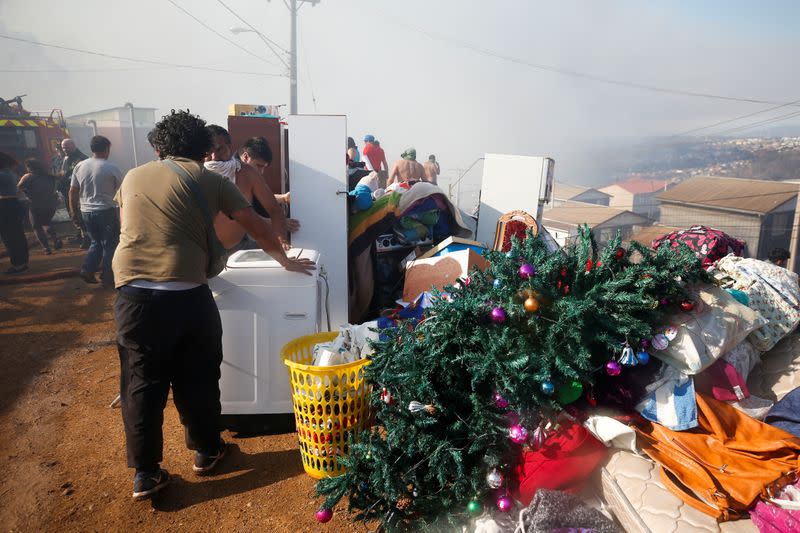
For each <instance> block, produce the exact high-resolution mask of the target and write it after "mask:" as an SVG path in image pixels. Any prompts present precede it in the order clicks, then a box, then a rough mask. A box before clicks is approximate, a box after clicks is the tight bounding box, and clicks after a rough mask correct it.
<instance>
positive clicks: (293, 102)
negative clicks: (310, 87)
mask: <svg viewBox="0 0 800 533" xmlns="http://www.w3.org/2000/svg"><path fill="white" fill-rule="evenodd" d="M290 2H291V3H292V4H291V6H289V11H291V12H292V31H291V33H290V35H289V39H291V41H292V42H291V43H290V45H289V114H290V115H296V114H297V0H290ZM311 5H312V6H313V5H314V4H311Z"/></svg>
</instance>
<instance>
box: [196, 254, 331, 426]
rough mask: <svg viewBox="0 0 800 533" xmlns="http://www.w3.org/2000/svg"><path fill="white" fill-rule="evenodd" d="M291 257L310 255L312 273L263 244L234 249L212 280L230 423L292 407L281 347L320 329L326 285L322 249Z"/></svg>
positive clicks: (223, 389)
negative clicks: (289, 267) (285, 262)
mask: <svg viewBox="0 0 800 533" xmlns="http://www.w3.org/2000/svg"><path fill="white" fill-rule="evenodd" d="M287 255H288V256H289V257H300V258H306V259H310V260H311V261H313V262H314V263H316V264H317V270H316V271H314V272H313V275H311V276H308V275H305V274H299V273H295V272H288V271H286V270H285V269H284V268H283V267H281V266H280V264H278V263H277V262H276V261H275V260H273V259H272V258H271V257H270V256H269V255H267V254H266V253H265V252H263V251H262V250H243V251H240V252H236V253H234V254H233V255H232V256H231V257H230V258H229V259H228V263H227V266H226V269H225V270H224V271H223V272H222V273H220V275H219V276H217V277H215V278H213V279H210V280H209V283H208V285H209V287H210V288H211V291H212V293H213V295H214V299H215V300H216V302H217V307H218V308H219V314H220V317H221V318H222V356H223V360H222V377H221V379H220V382H219V386H220V393H221V398H220V399H221V402H222V414H223V415H233V417H232V416H228V417H227V420H228V422H226V424H227V425H228V426H229V427H231V425H230V421H231V420H234V419H235V416H236V415H276V414H284V413H292V399H291V392H290V388H289V378H288V374H287V371H286V365H284V364H283V361H282V359H281V355H280V352H281V348H283V346H284V345H285V344H286V343H288V342H289V341H292V340H294V339H296V338H297V337H301V336H303V335H309V334H312V333H317V332H319V331H320V325H321V321H322V318H323V300H324V298H325V292H326V291H325V290H324V285H323V279H322V278H321V277H320V272H319V266H320V265H319V253H318V252H316V251H314V250H305V249H292V250H290V251H289V252H287Z"/></svg>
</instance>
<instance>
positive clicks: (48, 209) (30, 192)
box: [18, 158, 62, 255]
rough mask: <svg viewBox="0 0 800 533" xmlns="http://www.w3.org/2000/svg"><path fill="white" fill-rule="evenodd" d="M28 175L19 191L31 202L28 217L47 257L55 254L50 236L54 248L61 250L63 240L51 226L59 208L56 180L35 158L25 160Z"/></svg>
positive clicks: (23, 177) (25, 176)
mask: <svg viewBox="0 0 800 533" xmlns="http://www.w3.org/2000/svg"><path fill="white" fill-rule="evenodd" d="M25 170H27V171H28V173H27V174H25V175H24V176H22V179H21V180H19V184H18V187H19V190H20V191H22V192H23V193H25V196H26V197H27V198H28V201H29V202H30V208H29V212H28V216H29V217H30V221H31V226H32V227H33V231H34V233H36V238H37V239H39V244H41V245H42V249H43V250H44V253H45V255H50V254H51V253H53V252H52V251H51V250H50V242H49V240H48V238H47V236H48V235H49V236H50V238H51V239H52V240H53V247H54V248H55V249H56V250H58V249H59V248H61V246H62V243H61V239H59V238H58V235H57V234H56V230H55V228H54V227H53V226H52V225H51V222H52V220H53V215H55V213H56V207H58V195H56V178H55V176H53V175H51V174H50V173H49V172H47V170H46V169H45V168H44V165H43V164H42V163H41V162H40V161H39V160H38V159H35V158H30V159H26V160H25Z"/></svg>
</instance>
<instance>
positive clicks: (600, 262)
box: [594, 261, 603, 269]
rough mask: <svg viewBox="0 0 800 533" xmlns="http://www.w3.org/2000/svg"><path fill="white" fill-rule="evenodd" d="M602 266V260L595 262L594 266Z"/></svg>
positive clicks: (596, 267)
mask: <svg viewBox="0 0 800 533" xmlns="http://www.w3.org/2000/svg"><path fill="white" fill-rule="evenodd" d="M602 266H603V262H602V261H598V262H597V263H595V265H594V268H595V269H598V268H601V267H602Z"/></svg>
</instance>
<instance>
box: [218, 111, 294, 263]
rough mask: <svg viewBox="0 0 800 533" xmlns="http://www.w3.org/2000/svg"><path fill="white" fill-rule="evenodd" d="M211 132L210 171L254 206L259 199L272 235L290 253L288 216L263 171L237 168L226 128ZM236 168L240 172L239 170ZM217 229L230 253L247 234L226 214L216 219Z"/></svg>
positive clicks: (219, 215)
mask: <svg viewBox="0 0 800 533" xmlns="http://www.w3.org/2000/svg"><path fill="white" fill-rule="evenodd" d="M207 128H208V130H209V131H210V132H211V135H212V139H213V146H212V148H211V152H210V153H209V161H207V162H206V168H208V169H210V170H212V171H214V172H218V173H220V174H222V175H224V176H225V177H226V178H228V179H230V180H231V181H233V182H234V183H235V184H236V186H237V187H238V188H239V190H240V191H241V192H242V194H244V196H245V198H247V200H248V201H249V202H251V203H252V202H253V198H256V199H258V201H259V202H260V203H261V205H263V206H264V208H265V209H266V211H267V213H269V216H270V220H269V222H271V224H272V231H273V232H274V233H275V235H276V236H277V237H278V240H280V241H281V244H283V246H284V248H287V249H288V244H287V239H286V236H287V231H286V228H287V225H286V215H285V214H284V213H283V209H282V208H281V207H280V205H278V202H277V201H276V200H275V196H274V195H273V194H272V191H270V190H269V187H267V184H266V183H264V180H263V178H262V177H261V174H260V173H259V171H258V170H257V169H256V168H255V167H252V166H250V165H248V164H246V163H242V164H241V165H240V166H239V165H237V163H239V162H238V161H236V160H235V159H234V158H233V147H232V146H231V144H232V141H231V137H230V135H229V134H228V132H227V130H226V129H225V128H223V127H221V126H217V125H210V126H207ZM236 166H239V168H238V169H237V168H236ZM214 229H215V230H216V232H217V237H218V238H219V240H220V242H221V243H222V245H223V246H224V247H225V248H226V249H228V250H231V249H233V248H235V247H236V246H238V245H239V243H241V242H242V239H244V236H245V234H246V231H245V229H244V227H243V226H242V225H241V224H239V223H238V222H236V221H235V220H233V219H230V218H228V217H227V216H225V215H224V214H222V213H220V214H218V215H217V217H216V218H215V219H214Z"/></svg>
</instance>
